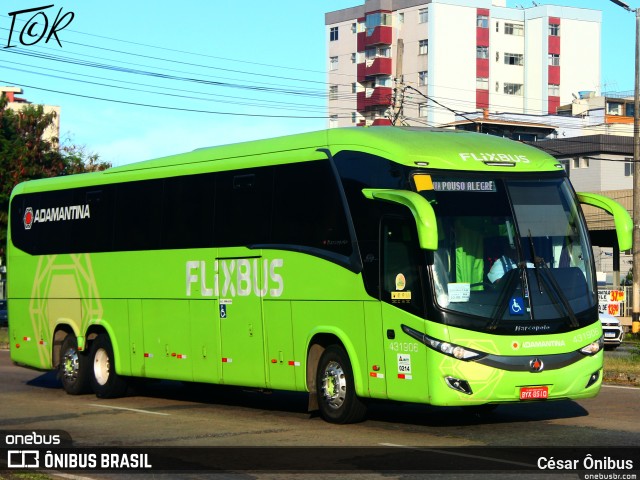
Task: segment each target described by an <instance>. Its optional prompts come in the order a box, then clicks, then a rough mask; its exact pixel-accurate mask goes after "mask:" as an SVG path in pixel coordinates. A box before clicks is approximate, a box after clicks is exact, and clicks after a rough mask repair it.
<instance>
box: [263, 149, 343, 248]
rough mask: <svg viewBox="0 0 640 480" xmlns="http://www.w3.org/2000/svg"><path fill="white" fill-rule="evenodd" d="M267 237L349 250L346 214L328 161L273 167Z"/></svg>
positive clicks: (302, 244)
mask: <svg viewBox="0 0 640 480" xmlns="http://www.w3.org/2000/svg"><path fill="white" fill-rule="evenodd" d="M271 241H272V242H273V243H275V244H293V245H301V246H305V247H312V248H318V249H323V250H328V251H331V252H335V253H339V254H341V255H350V254H351V252H352V245H351V238H350V235H349V229H348V226H347V218H346V215H345V210H344V206H343V204H342V200H341V196H340V190H339V188H338V184H337V181H336V178H335V176H334V174H333V170H332V169H331V164H330V163H329V162H328V161H326V160H322V161H315V162H306V163H298V164H290V165H280V166H278V167H276V171H275V188H274V209H273V227H272V236H271Z"/></svg>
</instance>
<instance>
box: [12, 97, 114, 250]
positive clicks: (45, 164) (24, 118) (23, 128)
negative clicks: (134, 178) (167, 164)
mask: <svg viewBox="0 0 640 480" xmlns="http://www.w3.org/2000/svg"><path fill="white" fill-rule="evenodd" d="M7 104H8V100H7V98H6V96H5V95H4V94H3V95H2V96H1V97H0V260H2V259H1V257H3V256H4V255H2V248H1V247H2V246H4V245H5V244H6V241H7V221H8V211H9V199H10V197H11V191H12V190H13V187H15V186H16V185H17V184H18V183H20V182H24V181H26V180H34V179H38V178H46V177H57V176H61V175H72V174H76V173H85V172H91V171H98V170H104V169H106V168H109V167H110V166H111V165H110V164H109V163H108V162H101V161H100V160H99V157H98V155H97V154H91V155H89V154H87V153H86V151H85V149H84V147H78V146H75V145H70V146H69V145H66V146H62V147H60V146H59V139H58V138H56V137H47V136H45V135H44V134H45V131H46V130H47V128H49V127H50V126H51V125H52V124H53V122H54V120H55V117H56V114H55V112H52V113H45V112H44V108H43V106H42V105H25V106H24V107H23V108H21V109H20V110H12V109H10V108H7Z"/></svg>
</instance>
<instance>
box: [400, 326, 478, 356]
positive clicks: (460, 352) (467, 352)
mask: <svg viewBox="0 0 640 480" xmlns="http://www.w3.org/2000/svg"><path fill="white" fill-rule="evenodd" d="M401 327H402V331H403V332H404V333H406V334H407V335H409V336H411V337H413V338H415V339H416V340H418V341H419V342H422V343H423V344H425V345H426V346H427V347H429V348H430V349H432V350H435V351H436V352H439V353H442V354H444V355H447V356H449V357H453V358H456V359H458V360H464V361H465V362H470V361H473V360H478V359H480V358H482V357H485V356H486V355H487V354H486V353H483V352H478V351H477V350H472V349H470V348H465V347H462V346H460V345H456V344H455V343H449V342H443V341H441V340H438V339H436V338H433V337H430V336H429V335H425V334H424V333H420V332H418V331H417V330H414V329H413V328H409V327H407V326H406V325H402V326H401Z"/></svg>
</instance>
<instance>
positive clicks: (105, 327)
mask: <svg viewBox="0 0 640 480" xmlns="http://www.w3.org/2000/svg"><path fill="white" fill-rule="evenodd" d="M580 203H587V204H590V205H594V206H596V207H598V208H601V209H604V210H606V211H608V212H609V213H610V214H612V215H613V217H614V220H615V224H616V230H617V235H618V242H619V246H620V248H621V249H622V250H626V249H629V248H630V246H631V228H632V225H631V220H630V218H629V215H628V213H627V212H626V210H624V209H623V208H622V207H621V206H620V205H618V204H616V203H615V202H613V201H611V200H609V199H607V198H604V197H601V196H598V195H594V194H587V193H584V194H576V193H575V192H574V191H573V189H572V187H571V185H570V183H569V180H568V178H567V176H566V173H565V170H564V169H563V167H562V165H560V164H559V163H558V161H557V160H555V159H554V158H552V157H550V156H548V155H547V154H545V153H543V152H541V151H539V150H537V149H534V148H532V147H529V146H527V145H524V144H521V143H516V142H512V141H509V140H505V139H501V138H498V137H494V136H488V135H480V134H474V133H468V132H456V131H451V130H435V129H423V128H399V127H398V128H396V127H373V128H349V129H330V130H326V131H320V132H312V133H306V134H299V135H291V136H286V137H282V138H275V139H268V140H260V141H254V142H246V143H241V144H236V145H226V146H219V147H212V148H204V149H199V150H196V151H193V152H190V153H185V154H181V155H175V156H169V157H165V158H160V159H156V160H150V161H145V162H141V163H135V164H130V165H123V166H119V167H115V168H111V169H108V170H106V171H103V172H96V173H89V174H83V175H73V176H67V177H60V178H51V179H43V180H37V181H30V182H25V183H22V184H20V185H18V186H17V187H16V188H15V189H14V191H13V194H12V197H11V204H10V219H9V240H8V249H7V254H8V259H7V265H8V281H7V285H8V299H9V302H8V305H9V319H10V320H9V335H10V343H11V358H12V360H13V361H14V362H17V363H18V364H22V365H25V366H30V367H35V368H38V369H52V368H54V369H57V370H58V372H59V376H60V379H61V383H62V386H63V388H64V389H65V390H66V391H67V392H68V393H70V394H81V393H85V392H90V391H93V392H94V393H95V394H96V395H97V396H98V397H100V398H110V397H117V396H121V395H124V394H125V393H126V391H127V380H128V379H129V378H131V377H145V378H152V379H172V380H182V381H188V382H207V383H216V384H226V385H239V386H245V387H255V388H262V389H282V390H291V391H301V392H309V409H310V411H313V410H319V411H320V413H321V415H322V417H323V418H324V419H325V420H327V421H329V422H335V423H348V422H356V421H359V420H361V419H363V418H364V416H365V414H366V403H367V400H368V399H389V400H397V401H403V402H417V403H424V404H431V405H441V406H471V407H473V406H475V407H481V406H489V407H490V406H494V405H499V404H503V403H511V402H523V401H529V400H534V401H535V400H547V401H548V400H554V399H578V398H586V397H592V396H594V395H596V394H597V393H598V391H599V389H600V385H601V382H602V365H603V352H602V350H603V339H602V328H601V326H600V322H599V321H598V303H597V295H596V282H595V271H594V262H593V257H592V250H591V245H590V242H589V237H588V232H587V229H586V224H585V220H584V217H583V214H582V210H581V209H580V207H579V204H580Z"/></svg>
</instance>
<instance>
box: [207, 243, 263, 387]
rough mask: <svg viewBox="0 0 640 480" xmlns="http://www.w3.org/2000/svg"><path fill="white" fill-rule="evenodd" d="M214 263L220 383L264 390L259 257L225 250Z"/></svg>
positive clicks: (244, 249) (243, 249)
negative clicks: (217, 293) (220, 367)
mask: <svg viewBox="0 0 640 480" xmlns="http://www.w3.org/2000/svg"><path fill="white" fill-rule="evenodd" d="M248 253H249V254H251V253H253V255H254V256H250V255H247V254H248ZM217 264H218V282H219V283H218V288H219V304H218V305H219V313H218V314H219V317H220V345H221V357H222V358H221V362H222V382H223V383H225V384H228V385H243V386H250V387H264V386H265V365H264V362H265V361H264V332H263V325H262V295H261V292H260V285H258V284H257V279H262V278H263V272H262V269H263V261H262V258H261V257H259V256H255V250H253V251H252V250H248V249H246V248H225V249H224V256H223V257H220V258H218V259H217ZM258 281H259V280H258Z"/></svg>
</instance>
